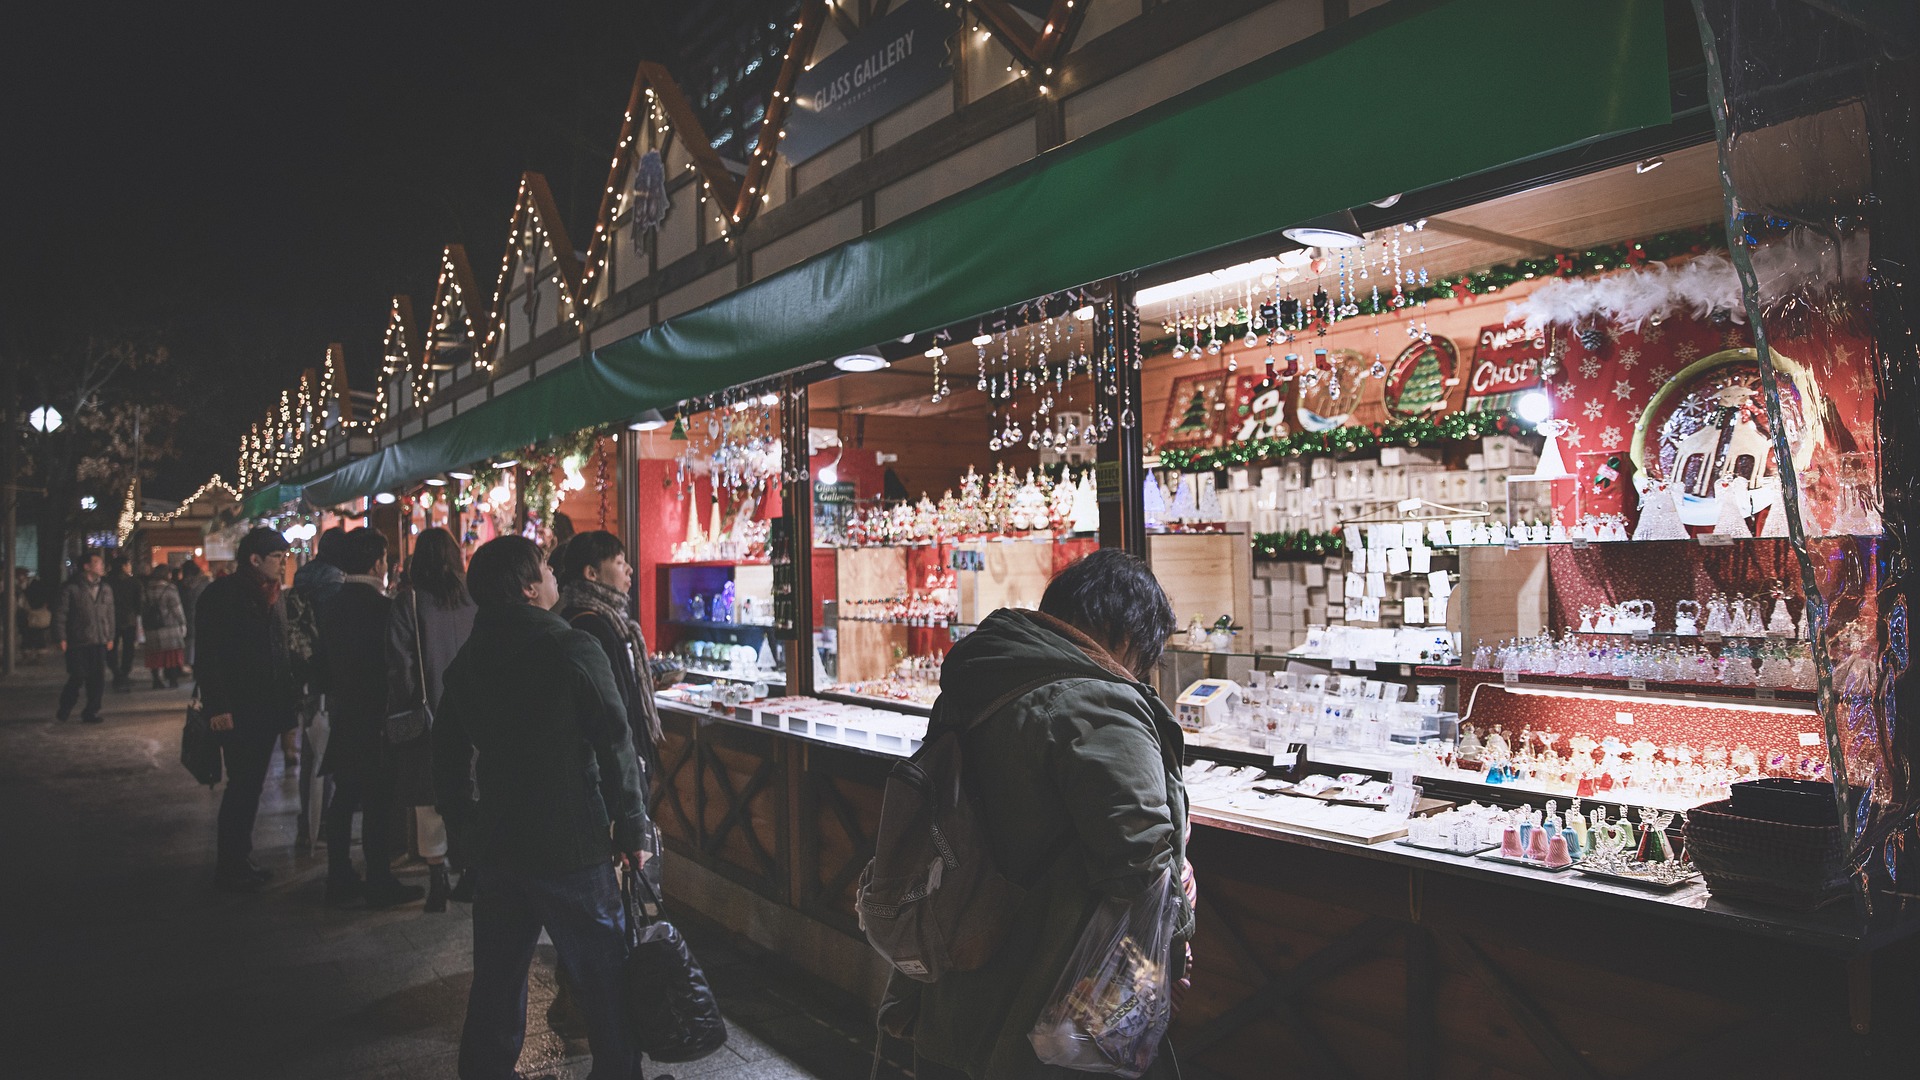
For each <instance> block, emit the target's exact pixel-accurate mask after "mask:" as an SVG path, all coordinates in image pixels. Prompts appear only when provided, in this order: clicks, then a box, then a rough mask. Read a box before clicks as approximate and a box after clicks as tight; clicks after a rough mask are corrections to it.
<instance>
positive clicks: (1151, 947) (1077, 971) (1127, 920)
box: [1027, 872, 1178, 1077]
mask: <svg viewBox="0 0 1920 1080" xmlns="http://www.w3.org/2000/svg"><path fill="white" fill-rule="evenodd" d="M1177 905H1178V901H1176V900H1175V898H1174V893H1173V885H1172V879H1171V877H1170V876H1169V875H1168V874H1166V873H1165V872H1162V873H1161V875H1160V876H1159V877H1158V878H1157V879H1155V881H1154V883H1153V884H1152V885H1149V886H1147V888H1146V890H1145V891H1144V892H1142V893H1140V894H1139V895H1138V896H1135V897H1133V898H1131V899H1126V900H1115V899H1111V898H1109V899H1107V900H1105V901H1102V902H1101V904H1100V907H1099V908H1098V909H1097V910H1095V911H1094V913H1093V918H1092V920H1091V921H1089V922H1088V923H1087V928H1086V929H1085V930H1084V931H1082V932H1081V934H1080V943H1079V944H1078V945H1075V946H1074V949H1073V956H1072V957H1071V958H1070V959H1068V961H1067V967H1066V970H1065V971H1062V972H1061V973H1060V981H1059V982H1057V983H1055V984H1054V987H1053V993H1052V994H1051V995H1049V996H1048V998H1047V1006H1046V1007H1045V1008H1044V1009H1042V1010H1041V1011H1040V1018H1039V1019H1038V1020H1036V1021H1034V1025H1033V1030H1032V1031H1030V1032H1028V1033H1027V1041H1029V1042H1031V1043H1032V1044H1033V1051H1034V1053H1035V1054H1037V1055H1038V1056H1039V1058H1040V1060H1041V1061H1043V1062H1045V1063H1046V1064H1048V1065H1058V1066H1061V1067H1062V1068H1067V1069H1075V1070H1078V1071H1080V1072H1093V1073H1112V1074H1114V1075H1116V1076H1125V1077H1138V1076H1139V1075H1141V1074H1142V1073H1144V1072H1146V1071H1147V1069H1148V1067H1149V1066H1151V1065H1152V1064H1153V1059H1154V1055H1155V1054H1157V1053H1158V1052H1159V1050H1160V1042H1161V1040H1162V1039H1163V1038H1164V1037H1165V1036H1166V1033H1167V1022H1168V1021H1169V1020H1171V1019H1172V1017H1173V1004H1172V1003H1173V998H1172V992H1173V985H1172V979H1173V976H1172V972H1171V970H1170V968H1169V963H1168V962H1169V960H1170V959H1171V957H1172V953H1171V950H1172V947H1173V926H1174V920H1175V919H1176V918H1177V916H1178V906H1177Z"/></svg>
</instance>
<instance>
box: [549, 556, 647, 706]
mask: <svg viewBox="0 0 1920 1080" xmlns="http://www.w3.org/2000/svg"><path fill="white" fill-rule="evenodd" d="M571 608H584V609H586V610H588V611H591V612H593V613H594V614H595V615H598V616H600V617H601V618H603V619H605V620H607V624H608V625H609V626H612V627H613V629H614V632H615V633H617V634H619V635H620V637H621V639H622V640H624V641H625V642H626V644H627V654H628V656H629V657H631V659H632V661H633V671H634V677H635V688H634V692H635V693H637V694H641V695H644V696H646V697H647V698H648V700H651V698H652V695H653V672H652V671H651V670H650V668H651V665H650V664H648V663H647V639H646V638H645V637H644V636H643V635H642V634H641V633H640V624H639V623H637V622H635V621H634V620H633V618H632V617H631V616H629V615H628V614H627V610H628V609H627V595H626V594H625V593H623V592H620V591H619V590H617V589H613V588H610V587H608V586H606V585H602V584H600V583H599V582H597V581H589V580H587V579H586V578H575V579H574V580H572V581H569V582H567V583H566V584H565V585H563V586H561V587H560V609H561V610H562V611H565V610H568V609H571ZM640 711H641V712H643V713H645V714H646V715H647V719H648V723H649V725H650V726H652V727H653V729H654V730H653V731H652V732H651V733H650V734H652V735H653V737H654V738H655V739H656V740H657V739H659V737H660V731H659V723H660V721H659V719H658V717H656V716H655V715H654V710H652V709H649V708H646V707H644V706H640Z"/></svg>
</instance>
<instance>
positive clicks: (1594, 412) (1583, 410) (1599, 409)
mask: <svg viewBox="0 0 1920 1080" xmlns="http://www.w3.org/2000/svg"><path fill="white" fill-rule="evenodd" d="M1606 411H1607V410H1606V407H1605V406H1603V405H1601V404H1600V401H1599V399H1598V398H1595V399H1592V400H1590V401H1588V402H1587V403H1586V404H1585V405H1582V406H1581V407H1580V415H1581V416H1584V417H1586V418H1587V419H1589V420H1598V419H1600V414H1601V413H1603V412H1606Z"/></svg>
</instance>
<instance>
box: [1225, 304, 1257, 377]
mask: <svg viewBox="0 0 1920 1080" xmlns="http://www.w3.org/2000/svg"><path fill="white" fill-rule="evenodd" d="M1245 299H1246V304H1247V336H1246V337H1245V338H1243V339H1241V344H1243V345H1245V346H1246V347H1247V348H1249V349H1255V348H1259V347H1260V333H1259V330H1260V316H1258V315H1256V314H1254V311H1253V283H1252V282H1248V283H1247V294H1246V297H1245ZM1227 370H1229V371H1231V370H1233V368H1232V367H1231V366H1229V367H1228V369H1227Z"/></svg>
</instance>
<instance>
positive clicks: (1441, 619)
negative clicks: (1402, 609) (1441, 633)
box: [1427, 596, 1447, 626]
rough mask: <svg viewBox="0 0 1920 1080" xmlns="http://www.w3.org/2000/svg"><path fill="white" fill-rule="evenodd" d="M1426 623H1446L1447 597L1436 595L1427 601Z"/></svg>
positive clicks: (1434, 624)
mask: <svg viewBox="0 0 1920 1080" xmlns="http://www.w3.org/2000/svg"><path fill="white" fill-rule="evenodd" d="M1427 625H1428V626H1445V625H1447V598H1446V597H1444V596H1436V597H1433V598H1431V599H1429V600H1428V601H1427Z"/></svg>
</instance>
